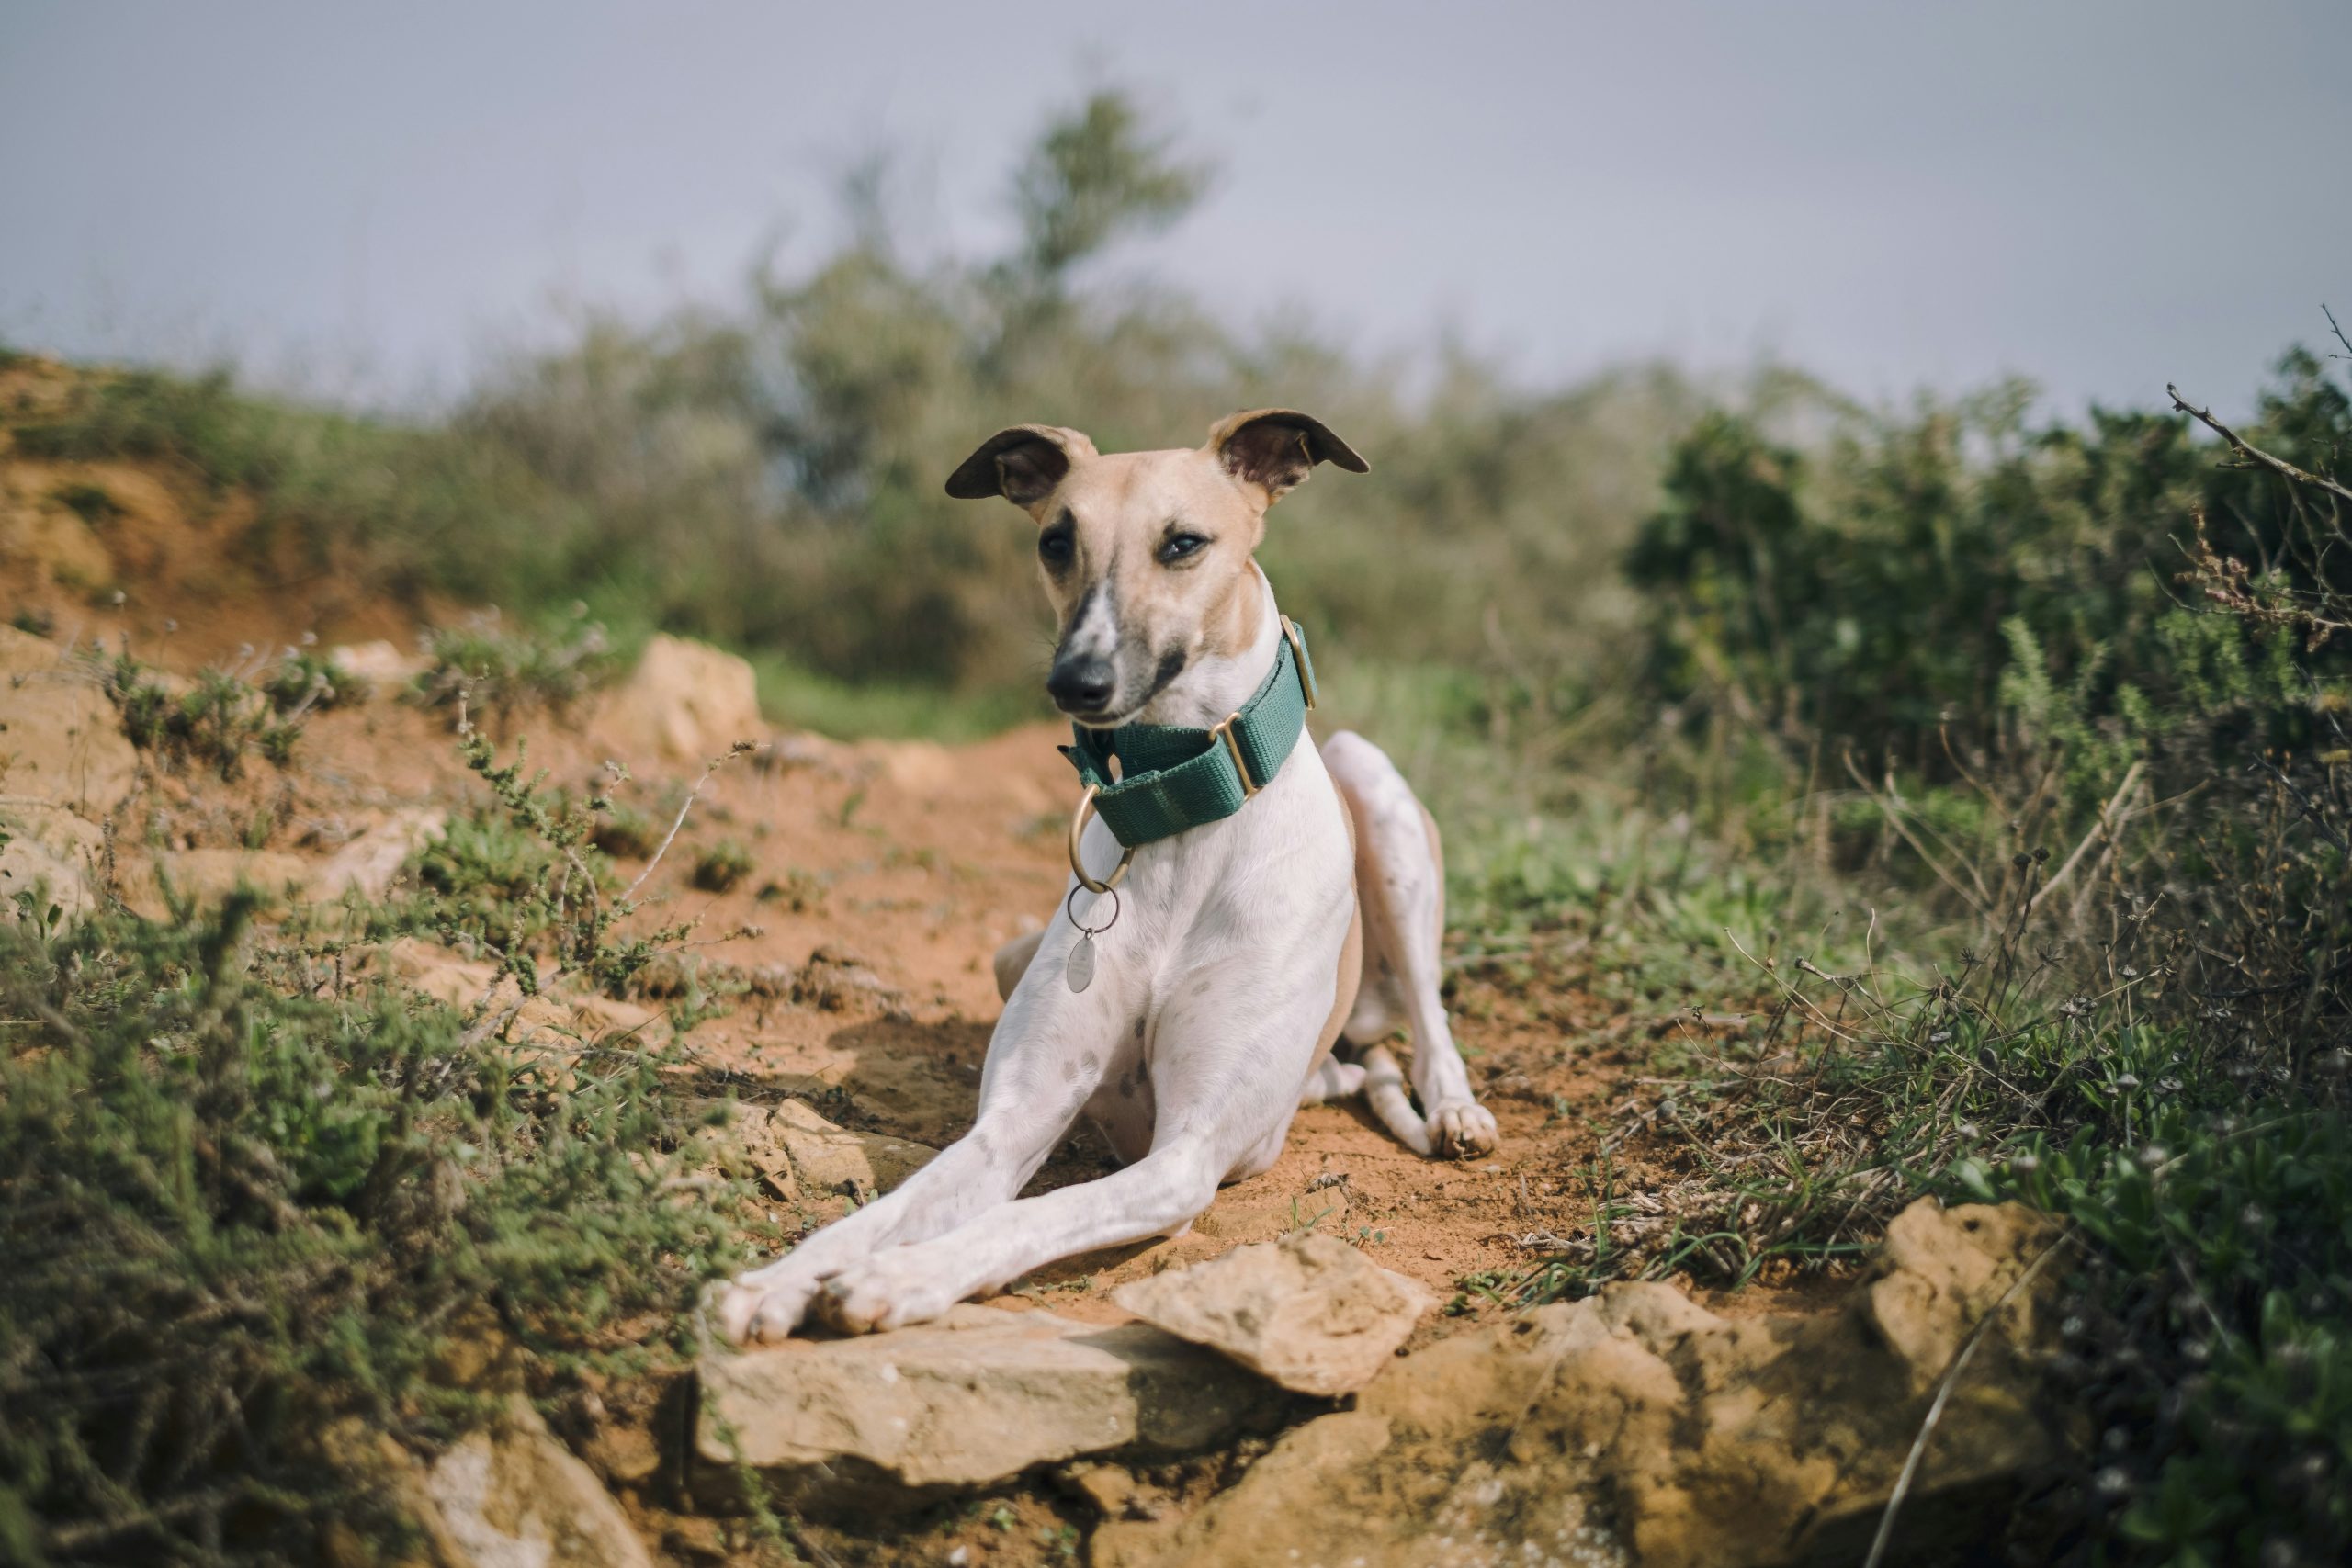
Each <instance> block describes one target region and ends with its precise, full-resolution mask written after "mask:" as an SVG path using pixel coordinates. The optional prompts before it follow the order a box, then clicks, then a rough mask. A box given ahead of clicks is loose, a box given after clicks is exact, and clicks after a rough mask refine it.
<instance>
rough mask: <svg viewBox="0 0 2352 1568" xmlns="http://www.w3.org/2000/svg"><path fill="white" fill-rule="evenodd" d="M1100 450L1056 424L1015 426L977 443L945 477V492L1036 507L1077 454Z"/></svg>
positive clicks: (963, 497) (962, 497)
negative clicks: (993, 498)
mask: <svg viewBox="0 0 2352 1568" xmlns="http://www.w3.org/2000/svg"><path fill="white" fill-rule="evenodd" d="M1097 455H1098V454H1097V453H1096V452H1095V450H1094V443H1093V442H1091V441H1090V440H1088V439H1087V438H1086V437H1085V436H1083V435H1081V434H1079V433H1078V432H1077V431H1075V430H1064V429H1063V428H1062V427H1061V426H1059V425H1057V424H1016V425H1014V426H1012V428H1011V429H1009V430H1000V431H998V432H997V433H996V434H994V435H991V436H989V438H988V439H987V440H986V441H983V442H981V443H980V446H979V450H978V451H977V452H974V453H973V454H972V455H971V456H970V457H967V458H965V459H964V461H963V462H962V463H960V464H959V465H957V467H956V471H955V472H954V473H952V474H950V475H948V476H947V493H948V494H950V495H952V496H954V497H955V498H956V500H958V501H983V500H986V499H987V498H988V497H989V496H991V495H1001V496H1002V497H1004V499H1005V500H1007V501H1009V502H1012V504H1013V505H1015V506H1035V505H1036V504H1037V502H1041V501H1043V500H1045V499H1046V497H1047V496H1048V495H1051V494H1052V493H1053V491H1054V487H1055V486H1056V485H1057V484H1059V483H1061V482H1062V477H1063V476H1064V475H1066V474H1068V473H1069V466H1070V464H1071V463H1072V462H1073V461H1075V460H1076V459H1078V458H1080V457H1095V456H1097Z"/></svg>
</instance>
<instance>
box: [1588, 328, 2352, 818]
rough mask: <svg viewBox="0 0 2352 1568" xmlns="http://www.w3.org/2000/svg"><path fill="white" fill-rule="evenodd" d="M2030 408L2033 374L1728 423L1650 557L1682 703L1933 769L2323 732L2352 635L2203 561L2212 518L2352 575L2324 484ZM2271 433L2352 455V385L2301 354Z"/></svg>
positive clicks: (2239, 533)
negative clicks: (2231, 596)
mask: <svg viewBox="0 0 2352 1568" xmlns="http://www.w3.org/2000/svg"><path fill="white" fill-rule="evenodd" d="M2028 412H2029V400H2028V399H2027V396H2026V394H2025V392H2024V390H2023V389H2018V388H2011V389H2003V390H2002V391H2000V392H1998V393H1996V394H1993V395H1990V396H1987V397H1985V398H1980V399H1975V400H1968V401H1964V402H1962V403H1959V404H1957V405H1951V406H1943V405H1934V404H1930V405H1928V406H1926V407H1925V408H1923V409H1922V410H1921V412H1919V413H1918V414H1917V416H1916V417H1914V418H1911V419H1908V420H1905V419H1895V418H1878V419H1864V418H1860V417H1856V418H1854V419H1852V420H1850V421H1849V423H1848V424H1847V426H1846V427H1845V428H1844V429H1842V430H1840V431H1839V433H1838V434H1837V436H1836V437H1835V438H1834V439H1833V440H1832V441H1831V442H1830V443H1829V444H1828V445H1827V446H1826V450H1822V451H1818V452H1809V453H1807V452H1799V451H1797V450H1795V449H1793V448H1792V447H1789V446H1782V445H1778V444H1775V443H1774V442H1772V441H1770V440H1769V439H1768V438H1767V437H1766V435H1765V434H1764V433H1763V431H1762V429H1761V428H1760V427H1759V425H1758V423H1757V422H1756V421H1754V420H1750V419H1746V418H1740V417H1736V416H1733V415H1729V414H1719V415H1714V416H1711V417H1710V418H1708V419H1706V420H1704V421H1702V423H1701V424H1700V425H1699V426H1698V427H1697V428H1696V429H1695V430H1694V431H1693V432H1692V434H1691V435H1690V436H1689V437H1688V438H1686V439H1685V440H1684V441H1682V442H1681V443H1680V444H1679V446H1677V447H1676V449H1675V451H1674V454H1673V456H1672V457H1671V458H1670V459H1669V461H1668V470H1667V476H1666V480H1665V492H1666V504H1665V505H1664V506H1663V507H1662V508H1661V509H1660V510H1659V511H1658V512H1657V513H1655V514H1654V515H1652V516H1651V517H1650V518H1649V519H1648V521H1646V522H1645V524H1644V525H1642V529H1641V532H1640V535H1639V536H1638V538H1637V539H1636V540H1635V542H1634V546H1633V547H1632V549H1631V551H1630V552H1629V554H1628V556H1627V570H1628V574H1629V576H1630V577H1631V578H1632V580H1633V581H1634V583H1635V584H1636V585H1637V586H1639V587H1641V588H1643V589H1645V591H1646V592H1648V594H1649V596H1650V599H1649V604H1650V609H1649V614H1648V620H1649V626H1650V657H1649V680H1650V682H1651V683H1652V685H1653V687H1654V689H1655V690H1656V691H1657V694H1658V696H1659V697H1660V699H1661V700H1663V701H1666V702H1669V703H1676V704H1681V705H1684V709H1683V711H1684V713H1685V715H1686V716H1688V717H1691V718H1693V719H1696V718H1698V717H1699V716H1702V715H1704V714H1708V713H1722V714H1724V715H1728V716H1737V717H1741V718H1745V719H1750V720H1755V721H1758V722H1761V723H1762V724H1764V725H1765V726H1767V727H1768V728H1770V729H1772V730H1773V731H1774V732H1775V733H1777V734H1779V735H1780V736H1781V737H1782V738H1783V739H1786V740H1787V741H1788V742H1789V744H1790V745H1791V746H1792V748H1793V749H1794V750H1796V751H1797V752H1798V753H1799V754H1800V755H1803V754H1804V753H1805V752H1806V751H1808V750H1812V749H1814V748H1815V747H1826V748H1828V749H1830V750H1832V751H1833V752H1834V751H1836V750H1843V749H1852V750H1857V751H1860V752H1861V753H1863V754H1864V755H1865V756H1867V757H1868V758H1870V759H1871V760H1872V761H1878V760H1880V759H1892V760H1893V761H1894V763H1895V765H1896V766H1898V767H1900V768H1903V769H1905V770H1908V771H1910V772H1912V773H1917V774H1919V775H1922V776H1925V777H1927V778H1929V779H1931V780H1946V779H1951V778H1952V777H1954V776H1956V774H1957V773H1959V772H1960V771H1962V766H1961V761H1960V760H1961V759H1964V758H1966V757H1968V756H1969V755H1971V754H1972V753H1975V754H1982V753H1983V752H1985V750H1989V749H1993V748H1995V747H1996V746H1997V744H1998V743H1999V742H2000V741H2001V740H2002V739H2004V737H2005V734H2007V733H2009V732H2011V731H2014V730H2015V729H2018V728H2021V729H2023V730H2024V731H2025V732H2026V733H2027V737H2028V738H2029V739H2034V740H2037V741H2051V742H2056V743H2058V744H2060V745H2062V746H2064V748H2065V749H2066V750H2067V751H2068V752H2069V754H2070V755H2071V757H2072V758H2073V759H2074V760H2075V761H2074V764H2073V765H2074V767H2075V776H2076V779H2077V782H2079V783H2080V784H2082V786H2083V787H2084V788H2085V789H2088V788H2091V787H2095V784H2096V779H2097V777H2098V775H2099V774H2101V773H2105V774H2107V775H2108V776H2109V777H2110V778H2111V777H2112V776H2113V775H2115V774H2117V773H2120V771H2121V770H2120V766H2117V765H2116V762H2117V760H2118V759H2119V758H2123V757H2126V756H2128V755H2130V754H2133V753H2135V752H2138V751H2140V750H2144V749H2146V748H2147V747H2148V746H2149V745H2150V744H2152V743H2154V742H2157V741H2161V740H2165V739H2169V738H2174V737H2177V736H2178V735H2179V734H2180V733H2182V732H2183V731H2185V730H2187V729H2189V728H2199V727H2202V728H2203V729H2204V730H2205V731H2206V736H2205V738H2206V739H2211V740H2213V741H2215V742H2216V743H2218V744H2219V745H2220V746H2221V747H2222V749H2223V750H2228V749H2232V748H2236V749H2243V747H2244V746H2245V745H2246V744H2249V743H2251V744H2256V745H2259V744H2269V745H2273V746H2281V747H2294V746H2300V745H2302V744H2306V743H2308V742H2309V741H2310V740H2311V739H2312V737H2313V735H2314V728H2313V726H2312V722H2311V718H2310V716H2309V714H2308V711H2307V709H2306V708H2305V705H2303V704H2301V703H2300V702H2298V701H2297V700H2295V697H2294V691H2293V688H2294V687H2295V685H2296V684H2297V683H2298V682H2301V679H2302V676H2301V673H2300V672H2299V671H2300V670H2301V668H2305V667H2307V668H2308V669H2309V671H2311V672H2312V674H2313V675H2314V676H2316V677H2319V678H2332V677H2335V676H2340V675H2342V674H2343V673H2344V672H2345V671H2346V669H2347V668H2352V665H2347V664H2346V662H2345V659H2346V655H2345V654H2344V652H2343V650H2342V649H2341V648H2340V647H2338V648H2327V647H2324V646H2322V645H2320V644H2318V643H2316V642H2314V643H2312V644H2311V645H2310V646H2308V647H2306V648H2302V649H2297V648H2296V647H2294V646H2292V642H2293V639H2290V638H2282V637H2270V636H2267V635H2266V632H2267V630H2268V628H2266V627H2264V626H2260V625H2258V624H2256V623H2254V622H2251V621H2249V620H2248V619H2246V618H2244V617H2237V616H2231V615H2222V614H2219V613H2216V612H2215V610H2214V608H2213V606H2212V605H2211V604H2207V603H2205V602H2204V601H2203V599H2202V597H2201V596H2200V595H2199V594H2197V593H2195V592H2190V591H2189V590H2188V589H2187V588H2186V587H2185V586H2184V585H2183V583H2182V582H2181V581H2180V580H2181V579H2182V577H2183V576H2184V574H2185V573H2188V572H2189V571H2190V570H2192V569H2193V567H2194V563H2195V551H2196V548H2197V543H2198V541H2199V538H2200V537H2201V538H2203V539H2205V540H2207V541H2209V542H2210V546H2211V548H2212V549H2213V550H2215V551H2218V552H2219V553H2220V554H2222V555H2224V556H2229V557H2233V558H2238V559H2241V560H2249V561H2256V562H2261V563H2264V564H2265V566H2266V568H2267V570H2268V571H2270V572H2273V573H2275V574H2277V575H2278V577H2279V578H2281V579H2282V580H2283V581H2285V582H2286V583H2287V584H2289V585H2291V586H2295V587H2299V588H2301V589H2303V590H2306V591H2308V590H2322V591H2325V592H2335V593H2339V594H2340V593H2343V592H2346V591H2347V590H2352V560H2347V558H2346V555H2345V553H2344V552H2343V551H2340V550H2338V551H2334V552H2325V551H2318V550H2311V549H2306V548H2304V547H2301V545H2302V532H2303V531H2302V526H2301V523H2300V522H2299V520H2298V517H2297V512H2298V509H2299V508H2300V507H2302V506H2304V505H2306V504H2307V502H2304V501H2302V500H2300V499H2298V498H2297V497H2296V496H2295V495H2294V494H2293V493H2292V492H2291V491H2290V488H2289V487H2288V486H2286V485H2285V484H2284V483H2282V482H2281V481H2280V480H2279V479H2278V478H2277V477H2275V476H2273V475H2270V474H2267V473H2262V472H2249V471H2246V470H2245V469H2244V468H2233V467H2217V466H2216V465H2215V462H2214V457H2215V449H2214V448H2213V447H2212V446H2210V445H2207V444H2201V443H2199V442H2195V441H2192V440H2190V439H2189V435H2188V431H2189V422H2188V420H2186V419H2185V418H2181V417H2178V416H2169V415H2156V414H2140V413H2114V412H2104V411H2096V410H2095V411H2093V412H2092V413H2091V415H2090V416H2089V417H2088V419H2087V420H2086V422H2085V423H2084V424H2083V425H2081V426H2080V427H2075V426H2068V425H2064V424H2054V423H2053V424H2047V425H2042V426H2040V427H2036V426H2033V425H2031V424H2030V423H2029V422H2028ZM2248 434H2249V438H2250V439H2254V440H2256V441H2258V442H2267V443H2269V444H2271V445H2272V446H2276V447H2277V448H2278V455H2279V456H2281V457H2287V458H2289V459H2290V460H2293V461H2297V462H2300V463H2304V464H2307V465H2311V466H2315V467H2319V468H2325V467H2326V466H2327V465H2328V464H2329V463H2330V462H2332V461H2334V460H2335V454H2337V453H2339V452H2342V451H2346V450H2352V397H2347V396H2346V392H2345V390H2344V389H2342V388H2341V387H2339V386H2337V385H2336V384H2335V381H2334V380H2332V379H2331V378H2329V377H2328V376H2327V375H2326V374H2325V367H2324V362H2322V361H2321V360H2320V359H2319V358H2317V357H2316V356H2315V355H2311V354H2309V353H2305V352H2302V351H2300V350H2299V351H2297V352H2295V353H2292V354H2290V355H2288V356H2287V357H2286V359H2285V360H2283V361H2282V362H2281V364H2280V366H2279V368H2278V378H2277V380H2276V382H2275V384H2274V385H2273V387H2272V389H2270V390H2269V391H2268V392H2267V393H2266V394H2265V395H2264V396H2263V398H2262V400H2261V408H2260V417H2259V419H2258V421H2257V423H2256V425H2255V427H2254V428H2253V429H2252V430H2251V431H2250V432H2249V433H2248ZM2224 708H2227V709H2229V710H2230V715H2229V722H2227V723H2226V724H2219V722H2218V721H2220V720H2221V719H2222V709H2224ZM2217 724H2218V728H2217ZM2005 727H2006V728H2005ZM2199 761H2211V756H2210V755H2209V756H2207V757H2205V758H2202V759H2199ZM1872 771H1875V770H1872Z"/></svg>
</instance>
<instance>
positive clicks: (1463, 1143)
mask: <svg viewBox="0 0 2352 1568" xmlns="http://www.w3.org/2000/svg"><path fill="white" fill-rule="evenodd" d="M1429 1127H1430V1151H1431V1152H1432V1153H1434V1154H1435V1155H1437V1156H1438V1157H1439V1158H1441V1159H1468V1158H1469V1157H1470V1156H1473V1155H1490V1154H1492V1153H1494V1152H1495V1145H1496V1144H1498V1143H1499V1142H1500V1141H1501V1136H1502V1135H1501V1134H1500V1133H1499V1132H1498V1130H1497V1129H1496V1127H1495V1113H1494V1112H1493V1111H1489V1110H1487V1108H1486V1107H1485V1106H1483V1105H1481V1104H1479V1103H1478V1102H1477V1101H1476V1100H1440V1101H1439V1102H1438V1106H1437V1109H1436V1110H1435V1111H1431V1112H1430V1119H1429Z"/></svg>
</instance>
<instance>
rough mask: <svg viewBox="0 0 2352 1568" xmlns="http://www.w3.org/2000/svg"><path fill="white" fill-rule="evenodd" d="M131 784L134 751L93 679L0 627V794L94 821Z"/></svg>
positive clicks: (51, 649)
mask: <svg viewBox="0 0 2352 1568" xmlns="http://www.w3.org/2000/svg"><path fill="white" fill-rule="evenodd" d="M138 781H139V753H138V752H137V751H136V750H133V749H132V747H131V744H130V740H129V739H126V738H125V737H124V735H123V733H122V719H121V716H120V715H119V714H117V713H116V712H115V707H114V704H113V703H111V702H109V701H108V700H107V694H106V693H104V692H103V691H101V690H99V689H98V685H97V682H96V681H95V680H93V679H92V678H91V677H90V676H89V675H88V674H87V673H86V672H85V671H82V670H79V669H77V668H75V667H74V665H72V664H70V663H67V662H65V661H64V660H62V658H61V657H60V653H59V650H58V649H57V648H56V647H55V645H53V644H51V643H49V642H46V641H44V640H42V639H41V638H40V637H33V636H30V635H28V634H27V633H25V632H20V631H18V630H17V629H16V628H15V627H13V626H0V795H13V796H16V797H17V798H20V799H26V800H36V801H47V802H49V803H51V804H52V805H57V806H62V807H67V808H69V809H71V810H74V811H76V812H78V813H80V814H81V815H82V816H85V817H87V818H92V819H93V820H96V819H97V818H102V817H104V816H106V814H107V812H109V811H112V810H113V809H114V808H115V807H117V806H119V805H120V804H122V802H123V800H124V798H125V797H127V796H128V795H130V791H131V789H132V787H133V786H134V785H135V784H137V783H138Z"/></svg>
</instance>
